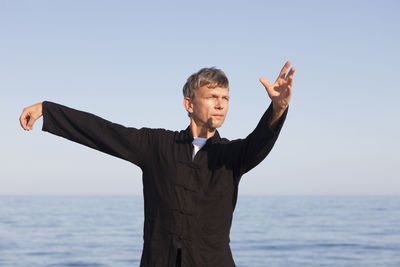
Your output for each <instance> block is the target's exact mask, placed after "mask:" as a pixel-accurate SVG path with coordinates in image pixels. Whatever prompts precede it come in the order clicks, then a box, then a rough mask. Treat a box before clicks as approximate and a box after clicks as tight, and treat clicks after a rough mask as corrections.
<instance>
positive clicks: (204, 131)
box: [190, 120, 216, 139]
mask: <svg viewBox="0 0 400 267" xmlns="http://www.w3.org/2000/svg"><path fill="white" fill-rule="evenodd" d="M190 128H191V130H192V134H193V138H197V137H203V138H207V139H208V138H211V137H213V136H214V134H215V131H216V129H215V128H209V127H207V126H206V125H201V126H200V125H197V124H196V122H195V121H194V120H191V122H190Z"/></svg>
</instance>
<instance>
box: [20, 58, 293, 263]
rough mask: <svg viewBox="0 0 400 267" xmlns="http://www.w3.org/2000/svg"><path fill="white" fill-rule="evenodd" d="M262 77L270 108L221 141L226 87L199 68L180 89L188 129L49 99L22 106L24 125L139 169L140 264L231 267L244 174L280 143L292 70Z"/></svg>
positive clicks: (215, 73)
mask: <svg viewBox="0 0 400 267" xmlns="http://www.w3.org/2000/svg"><path fill="white" fill-rule="evenodd" d="M289 66H290V62H286V64H285V65H284V67H283V68H282V70H281V72H280V74H279V77H278V79H277V80H276V82H275V83H274V84H270V83H269V82H268V81H267V80H266V79H264V78H261V79H260V82H261V83H262V84H263V85H264V87H265V89H266V91H267V93H268V95H269V97H270V99H271V100H272V104H271V105H270V106H269V108H268V109H267V111H266V112H265V113H264V115H263V116H262V118H261V120H260V122H259V123H258V125H257V127H256V128H255V130H254V131H253V132H252V133H250V134H249V135H248V136H247V137H246V138H245V139H237V140H233V141H229V140H227V139H224V138H220V136H219V134H218V132H217V130H216V129H217V128H218V127H220V126H221V125H222V124H223V122H224V120H225V117H226V114H227V112H228V105H229V83H228V79H227V78H226V76H225V74H224V73H223V72H222V71H221V70H218V69H214V68H209V69H201V70H200V71H199V72H197V73H195V74H193V75H191V76H190V77H189V78H188V80H187V82H186V84H185V86H184V88H183V93H184V106H185V108H186V111H187V112H188V115H189V117H190V125H189V126H188V128H187V129H186V130H182V131H180V132H174V131H168V130H164V129H148V128H141V129H136V128H127V127H124V126H121V125H118V124H115V123H111V122H109V121H106V120H104V119H102V118H99V117H97V116H95V115H92V114H89V113H86V112H82V111H77V110H74V109H71V108H68V107H65V106H62V105H59V104H55V103H51V102H47V101H45V102H43V103H38V104H36V105H33V106H30V107H27V108H25V109H24V111H23V112H22V115H21V117H20V123H21V126H22V127H23V128H24V129H25V130H31V129H32V127H33V124H34V122H35V121H36V120H37V119H38V118H39V117H41V116H42V115H43V128H42V130H44V131H48V132H50V133H53V134H56V135H59V136H62V137H64V138H67V139H70V140H72V141H75V142H78V143H80V144H83V145H86V146H89V147H92V148H94V149H97V150H100V151H102V152H105V153H108V154H111V155H114V156H116V157H119V158H122V159H125V160H128V161H130V162H132V163H134V164H135V165H137V166H139V167H140V168H141V169H142V171H143V196H144V212H145V221H144V244H143V253H142V259H141V266H163V267H164V266H213V267H214V266H223V267H226V266H235V264H234V261H233V258H232V254H231V250H230V247H229V233H230V228H231V222H232V215H233V211H234V209H235V205H236V200H237V193H238V184H239V181H240V178H241V176H242V175H243V174H244V173H246V172H248V171H249V170H250V169H252V168H253V167H255V166H256V165H257V164H259V163H260V162H261V161H262V160H263V159H264V158H265V157H266V156H267V154H268V153H269V152H270V150H271V149H272V147H273V145H274V143H275V141H276V139H277V138H278V135H279V132H280V129H281V127H282V125H283V121H284V119H285V117H286V114H287V108H288V104H289V100H290V96H291V87H292V80H293V74H294V71H295V70H294V68H291V69H290V70H289Z"/></svg>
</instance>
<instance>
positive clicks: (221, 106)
mask: <svg viewBox="0 0 400 267" xmlns="http://www.w3.org/2000/svg"><path fill="white" fill-rule="evenodd" d="M224 105H225V103H224V100H223V99H222V98H218V99H217V103H216V105H215V108H216V109H224Z"/></svg>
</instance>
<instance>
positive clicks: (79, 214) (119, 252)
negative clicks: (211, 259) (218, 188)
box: [0, 195, 400, 267]
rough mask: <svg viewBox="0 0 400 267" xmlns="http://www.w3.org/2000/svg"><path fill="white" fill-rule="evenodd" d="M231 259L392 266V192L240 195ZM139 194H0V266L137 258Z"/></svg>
mask: <svg viewBox="0 0 400 267" xmlns="http://www.w3.org/2000/svg"><path fill="white" fill-rule="evenodd" d="M230 237H231V238H230V239H231V243H230V245H231V249H232V254H233V258H234V260H235V263H236V265H237V266H251V267H254V266H260V267H261V266H263V267H264V266H374V267H375V266H396V267H399V266H400V196H241V195H239V198H238V203H237V206H236V210H235V213H234V219H233V224H232V229H231V236H230ZM142 246H143V199H142V197H141V196H0V266H7V267H19V266H24V267H25V266H26V267H34V266H49V267H50V266H85V267H88V266H112V267H119V266H139V263H140V257H141V251H142Z"/></svg>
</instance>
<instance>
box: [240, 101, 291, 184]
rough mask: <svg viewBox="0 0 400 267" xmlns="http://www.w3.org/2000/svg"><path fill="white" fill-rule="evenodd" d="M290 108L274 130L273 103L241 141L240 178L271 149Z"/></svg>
mask: <svg viewBox="0 0 400 267" xmlns="http://www.w3.org/2000/svg"><path fill="white" fill-rule="evenodd" d="M287 112H288V108H287V109H286V110H285V112H284V113H283V115H282V116H281V118H280V119H279V121H278V123H277V124H276V126H275V128H274V129H273V130H272V129H271V127H270V126H269V121H270V119H271V116H272V103H271V105H270V106H269V107H268V109H267V110H266V111H265V113H264V115H263V116H262V117H261V120H260V121H259V123H258V124H257V127H256V128H255V129H254V130H253V132H251V133H250V134H249V135H248V136H247V137H246V138H245V139H243V140H242V141H241V142H240V149H239V150H240V153H239V154H238V158H237V159H236V160H237V161H236V162H237V164H235V165H236V166H238V169H237V172H238V177H239V178H240V177H241V176H242V175H243V174H245V173H246V172H248V171H249V170H251V169H252V168H254V167H255V166H257V165H258V164H259V163H260V162H261V161H262V160H263V159H264V158H265V157H266V156H267V155H268V154H269V152H270V151H271V149H272V147H273V146H274V144H275V142H276V140H277V139H278V136H279V133H280V131H281V128H282V126H283V123H284V121H285V119H286V115H287Z"/></svg>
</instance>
